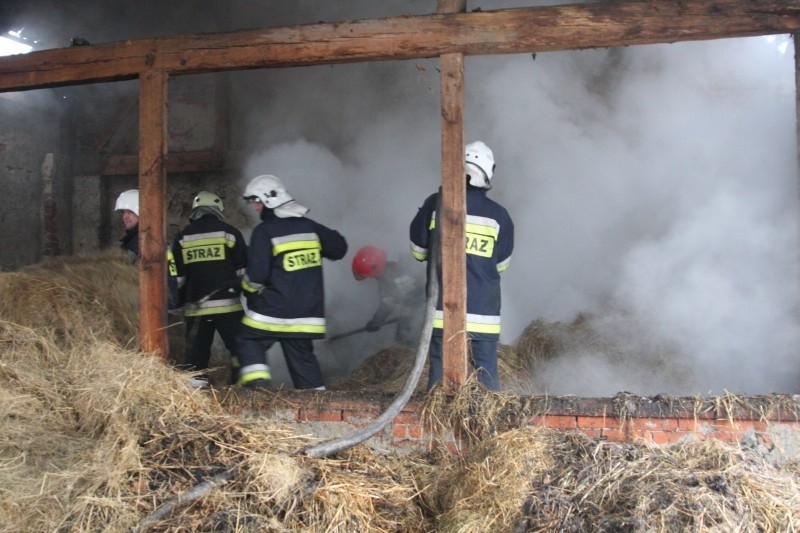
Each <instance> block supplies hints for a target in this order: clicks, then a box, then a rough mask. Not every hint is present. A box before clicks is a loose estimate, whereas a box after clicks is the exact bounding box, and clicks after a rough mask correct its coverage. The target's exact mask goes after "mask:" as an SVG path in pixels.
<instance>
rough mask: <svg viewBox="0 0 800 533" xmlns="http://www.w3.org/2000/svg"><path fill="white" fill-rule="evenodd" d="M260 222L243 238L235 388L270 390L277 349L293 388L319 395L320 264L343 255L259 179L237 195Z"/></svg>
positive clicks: (335, 242)
mask: <svg viewBox="0 0 800 533" xmlns="http://www.w3.org/2000/svg"><path fill="white" fill-rule="evenodd" d="M244 198H245V199H246V200H248V201H249V202H251V203H252V205H253V206H254V208H255V210H256V212H258V213H259V215H260V217H261V221H262V222H261V224H259V225H258V226H256V228H255V229H254V230H253V234H252V236H251V238H250V258H249V262H248V265H247V272H246V273H245V276H244V279H243V280H242V301H243V304H244V306H245V309H244V312H245V314H244V318H242V325H241V328H240V330H239V343H238V350H239V351H238V352H237V355H238V358H239V363H240V364H241V375H240V378H239V384H241V385H243V386H245V387H252V388H264V387H269V386H271V380H272V376H271V374H270V371H269V364H268V361H267V351H268V350H269V348H270V347H271V346H272V345H273V344H275V342H279V343H280V345H281V348H282V349H283V354H284V356H285V358H286V366H287V368H288V369H289V374H290V375H291V378H292V382H293V384H294V387H295V388H297V389H319V390H322V389H324V388H325V381H324V380H323V377H322V371H321V370H320V366H319V361H318V360H317V357H316V355H315V354H314V346H313V343H312V340H313V339H321V338H323V337H324V336H325V296H324V294H325V293H324V287H323V276H322V260H323V258H324V259H331V260H338V259H341V258H343V257H344V256H345V254H346V253H347V242H346V241H345V239H344V237H342V235H341V234H339V232H337V231H335V230H332V229H330V228H327V227H325V226H323V225H322V224H319V223H317V222H315V221H313V220H311V219H310V218H306V217H305V214H306V212H308V208H306V207H304V206H302V205H300V204H299V203H297V202H296V201H295V200H294V199H292V197H291V196H289V193H288V192H287V191H286V188H285V187H284V185H283V183H282V182H281V180H280V179H279V178H277V177H275V176H272V175H269V174H265V175H262V176H258V177H256V178H253V180H252V181H251V182H250V183H249V184H248V185H247V187H246V188H245V191H244Z"/></svg>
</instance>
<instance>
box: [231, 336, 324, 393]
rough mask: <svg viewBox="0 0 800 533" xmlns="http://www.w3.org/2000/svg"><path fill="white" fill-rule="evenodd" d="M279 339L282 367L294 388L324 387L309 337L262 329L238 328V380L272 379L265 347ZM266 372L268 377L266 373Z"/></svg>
mask: <svg viewBox="0 0 800 533" xmlns="http://www.w3.org/2000/svg"><path fill="white" fill-rule="evenodd" d="M276 342H279V343H280V345H281V349H282V350H283V356H284V357H285V358H286V367H287V368H288V369H289V375H290V376H291V378H292V383H293V384H294V388H296V389H320V388H324V387H325V381H324V380H323V378H322V370H321V369H320V366H319V361H317V356H316V355H314V345H313V343H312V341H311V339H298V338H289V339H286V338H278V337H272V336H269V335H265V334H263V333H257V332H251V331H246V330H245V331H240V332H239V336H238V352H237V355H238V358H239V364H240V365H241V366H240V372H241V374H240V377H239V383H240V384H241V385H247V383H248V382H250V381H252V380H254V379H272V377H271V374H270V372H269V363H268V358H267V351H269V349H270V348H271V347H272V345H273V344H275V343H276ZM267 376H269V377H267Z"/></svg>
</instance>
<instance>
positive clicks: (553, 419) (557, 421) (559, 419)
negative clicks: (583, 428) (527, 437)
mask: <svg viewBox="0 0 800 533" xmlns="http://www.w3.org/2000/svg"><path fill="white" fill-rule="evenodd" d="M537 423H539V424H541V425H544V426H547V427H551V428H555V429H572V428H576V427H578V417H576V416H564V415H544V416H542V417H541V420H540V421H539V422H537Z"/></svg>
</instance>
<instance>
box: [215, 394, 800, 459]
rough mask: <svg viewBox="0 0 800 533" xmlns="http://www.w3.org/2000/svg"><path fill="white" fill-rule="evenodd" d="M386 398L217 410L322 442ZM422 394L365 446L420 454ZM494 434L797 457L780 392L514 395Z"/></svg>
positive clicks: (268, 402)
mask: <svg viewBox="0 0 800 533" xmlns="http://www.w3.org/2000/svg"><path fill="white" fill-rule="evenodd" d="M392 399H393V397H392V396H389V395H381V394H374V393H352V392H333V391H325V392H301V391H278V392H273V391H231V392H230V393H229V394H228V395H227V396H226V397H225V398H224V399H223V402H222V403H223V405H224V406H226V407H227V409H228V410H229V411H230V412H232V413H234V414H237V415H240V416H247V417H252V416H255V417H260V416H268V417H272V418H275V419H278V420H281V421H283V422H285V423H288V424H290V425H293V426H295V427H296V428H297V429H298V430H299V431H300V432H301V433H307V434H311V435H314V436H315V437H319V438H322V439H327V438H334V437H337V436H341V435H345V434H347V433H349V432H352V431H354V430H356V429H360V428H363V427H365V426H366V425H367V424H369V423H370V422H372V421H373V420H374V419H375V418H376V417H377V416H378V415H380V414H381V413H382V412H383V411H384V410H385V409H386V408H387V407H388V406H389V404H390V403H391V401H392ZM426 400H427V399H426V397H424V396H422V397H413V398H412V399H411V401H409V403H408V404H407V405H406V407H405V408H404V409H403V411H402V412H401V413H400V414H399V415H398V416H397V417H396V418H395V419H394V420H393V421H392V423H391V424H389V425H387V427H386V428H384V429H383V430H382V431H381V432H379V433H378V434H377V435H375V436H374V437H372V438H371V439H370V440H369V441H368V444H369V445H370V446H372V447H373V448H375V449H378V450H383V451H391V452H400V453H402V452H403V451H409V450H425V449H428V448H429V447H430V446H431V443H432V440H433V437H434V435H433V431H432V428H431V427H430V426H429V425H427V424H426V423H425V421H424V420H423V415H422V413H423V406H424V405H425V402H426ZM506 401H507V403H506V404H504V405H503V419H502V420H499V421H497V423H496V427H497V429H508V428H511V427H515V426H520V425H526V424H535V425H541V426H547V427H549V428H553V429H556V430H560V431H576V432H581V433H583V434H585V435H587V436H589V437H592V438H600V439H607V440H610V441H617V442H647V443H652V444H672V443H676V442H680V441H684V440H703V439H718V440H721V441H724V442H727V443H738V444H740V445H742V446H746V447H749V448H753V449H755V450H757V451H758V452H759V453H760V454H761V455H763V456H764V457H767V458H769V459H771V460H773V461H774V462H778V463H780V462H783V461H785V460H787V459H798V458H800V418H799V417H798V413H799V412H800V397H797V396H785V395H768V396H748V397H738V396H722V397H712V398H668V397H654V398H645V397H637V396H633V395H629V394H626V393H620V394H619V395H617V396H615V397H613V398H576V397H527V398H526V397H519V398H513V399H511V400H506ZM436 440H437V442H444V443H445V444H446V445H447V446H448V447H450V448H451V449H452V450H453V451H457V450H459V449H460V447H461V446H462V442H461V441H460V440H459V439H456V437H455V435H453V434H452V432H450V433H449V434H446V435H441V434H437V435H436Z"/></svg>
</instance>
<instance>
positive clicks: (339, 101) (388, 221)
mask: <svg viewBox="0 0 800 533" xmlns="http://www.w3.org/2000/svg"><path fill="white" fill-rule="evenodd" d="M543 3H545V2H527V1H523V0H505V1H497V2H494V3H493V4H492V6H480V7H484V8H485V9H488V8H491V9H496V8H502V7H519V6H525V5H536V4H543ZM546 3H550V4H552V3H556V2H546ZM434 4H435V3H432V2H429V1H425V2H422V1H413V0H396V1H389V0H387V1H385V2H374V1H371V0H359V1H354V2H315V1H311V0H297V1H295V2H291V3H285V2H283V3H282V2H270V1H264V2H259V3H258V4H257V5H255V3H254V2H249V1H248V2H244V1H241V0H231V1H230V2H226V3H224V7H221V6H223V4H219V6H215V7H214V9H213V10H210V11H208V14H207V16H204V17H202V19H201V20H197V21H194V20H193V18H192V17H189V16H188V15H187V13H188V11H187V8H186V6H187V3H186V2H176V3H170V5H169V6H164V5H161V4H159V5H158V6H156V5H155V4H154V7H152V8H150V7H147V6H140V5H139V4H136V3H131V2H99V3H96V4H95V5H94V6H93V7H90V6H89V3H87V4H86V6H87V7H86V13H78V12H76V11H75V10H79V9H80V8H77V7H73V8H70V9H72V11H71V12H69V13H66V12H65V13H62V15H64V16H62V17H60V18H61V19H63V22H61V21H59V23H58V24H53V26H52V27H53V28H62V29H63V28H64V26H65V24H66V25H67V28H68V30H65V31H67V35H65V36H62V38H61V41H59V44H55V45H51V47H53V46H66V45H67V44H66V43H67V41H68V39H69V37H71V36H72V35H79V36H81V37H85V38H87V39H88V40H90V41H91V42H93V43H97V42H105V41H111V40H120V39H127V38H140V37H146V36H152V35H170V34H177V33H193V32H199V31H231V30H236V29H242V28H248V27H270V26H281V25H287V24H298V23H310V22H317V21H335V20H353V19H361V18H374V17H387V16H397V15H400V14H423V13H429V12H431V11H433V9H434V7H435V5H434ZM20 5H21V4H20ZM37 5H39V4H37ZM54 5H55V6H56V7H58V3H55V4H54ZM156 7H157V9H156ZM476 7H479V6H478V5H477V4H476V5H473V3H472V2H470V5H469V9H474V8H476ZM20 9H22V8H21V7H20ZM63 9H66V8H63ZM148 10H149V11H148ZM153 10H155V11H153ZM194 11H196V10H194ZM51 13H53V10H49V11H48V10H45V9H38V10H37V14H38V19H39V20H44V19H47V18H48V16H50V14H51ZM86 17H93V18H86ZM145 19H146V20H145ZM85 21H88V22H85ZM65 38H66V40H65ZM60 43H63V44H60ZM787 45H788V46H787ZM787 48H788V50H787ZM792 52H793V47H792V46H791V42H790V41H789V40H788V37H786V36H781V37H778V38H775V39H768V38H762V37H758V38H749V39H732V40H718V41H710V42H695V43H681V44H672V45H652V46H636V47H627V48H615V49H602V50H589V51H576V52H551V53H540V54H538V55H537V56H536V57H535V58H534V57H532V56H531V55H528V54H521V55H514V56H492V57H468V58H467V60H466V74H465V77H466V85H465V87H466V110H465V119H466V121H465V127H466V140H467V141H471V140H477V139H480V140H483V141H485V142H486V143H487V144H489V145H490V146H491V147H492V148H493V149H494V152H495V157H496V160H497V163H498V167H497V172H496V175H495V180H494V188H493V189H492V191H491V192H490V196H491V197H492V198H494V199H496V200H497V201H499V202H501V203H502V204H504V205H505V206H506V207H507V208H508V209H509V211H510V213H511V215H512V217H513V218H514V220H515V223H516V249H515V253H514V257H513V259H512V264H511V268H510V269H509V270H508V271H507V272H506V273H505V274H504V281H503V283H504V285H503V299H504V300H503V327H504V329H503V334H502V339H501V340H502V342H504V343H508V344H511V343H513V342H514V341H515V340H516V339H517V337H518V336H519V335H520V334H521V333H522V332H523V330H524V329H525V327H526V326H527V325H528V324H529V323H531V322H532V321H533V320H536V319H544V320H547V321H564V322H569V321H571V320H573V318H574V317H575V316H576V315H577V314H578V313H585V314H587V316H589V317H590V318H589V320H590V323H591V325H592V327H593V328H594V329H595V330H596V334H597V335H598V337H600V338H601V340H602V341H603V342H600V343H599V344H598V345H599V346H614V347H615V348H614V349H613V350H611V351H613V353H610V351H609V350H607V349H604V348H594V349H592V348H579V349H578V348H576V349H574V350H573V351H572V352H570V353H568V354H565V355H563V356H562V357H560V358H559V359H558V360H556V361H552V362H550V363H548V364H545V365H543V366H540V367H538V368H537V373H536V375H535V376H532V378H531V387H530V390H531V391H534V392H544V391H547V392H549V393H553V394H577V395H581V396H592V395H610V394H614V393H615V392H617V391H619V390H628V391H632V392H637V393H640V394H655V393H661V392H664V393H670V394H696V393H697V394H706V393H721V392H722V391H723V390H726V389H727V390H730V391H732V392H737V393H762V392H772V391H775V392H797V391H798V389H800V386H798V381H799V380H798V378H800V376H798V372H797V371H795V368H796V366H797V365H796V361H797V349H798V344H799V341H800V338H798V328H797V315H796V313H797V300H798V291H797V277H798V276H797V270H798V265H797V250H798V242H800V239H798V231H797V229H798V193H797V183H796V180H797V163H796V139H795V137H796V136H795V105H794V101H795V100H794V95H795V88H794V76H793V74H794V64H793V57H792ZM437 67H438V61H436V60H433V59H428V60H419V61H402V62H369V63H359V64H349V65H334V66H320V67H308V68H291V69H267V70H258V71H247V72H236V73H231V74H230V76H231V80H232V95H233V97H234V105H233V110H232V115H231V117H230V118H231V124H232V132H233V135H234V138H233V139H232V148H234V149H243V150H245V151H246V152H247V153H249V154H251V157H250V159H249V160H248V163H247V165H246V167H245V168H244V169H243V175H242V183H241V186H242V187H243V186H244V183H246V181H247V179H249V178H252V177H253V176H255V175H258V174H262V173H272V174H276V175H278V176H280V177H281V178H283V179H284V180H285V182H286V184H287V186H288V188H289V191H290V192H291V193H292V194H293V195H294V196H295V197H296V198H297V199H298V200H299V201H300V202H301V203H303V204H305V205H307V206H308V207H310V208H311V211H310V214H309V216H311V217H312V218H314V219H316V220H318V221H319V222H321V223H323V224H326V225H328V226H330V227H333V228H335V229H338V230H340V231H341V232H342V233H343V234H344V235H345V236H346V237H347V239H348V241H349V243H350V247H351V252H350V253H349V254H348V256H347V257H346V258H345V260H343V261H340V262H337V263H328V264H327V265H326V283H327V289H328V291H327V308H328V317H329V332H330V334H336V333H339V332H342V331H347V330H349V329H352V328H356V327H359V326H362V325H364V324H365V323H366V321H367V320H368V319H369V317H370V316H371V314H372V311H373V310H374V308H375V306H376V305H377V301H376V289H375V287H374V284H373V282H372V280H367V281H364V282H360V283H359V282H356V281H355V280H353V278H352V276H351V274H350V260H351V259H352V254H353V253H354V252H355V250H356V249H358V248H359V247H360V246H363V245H365V244H376V245H379V246H382V247H384V248H386V249H387V250H388V251H389V253H390V255H391V256H392V257H394V258H407V257H408V256H407V250H408V223H409V222H410V220H411V218H412V217H413V215H414V213H415V211H416V209H417V208H418V207H419V206H420V205H421V204H422V202H423V200H424V199H425V197H426V196H427V195H428V194H430V193H432V192H433V191H435V190H436V188H437V187H438V185H439V182H440V135H441V134H440V126H441V125H440V103H439V75H438V71H437ZM254 223H255V221H254ZM243 230H244V232H245V233H249V228H243ZM419 272H420V275H421V276H422V275H423V272H424V266H423V265H419ZM391 337H392V335H391V331H389V330H388V328H387V331H381V332H380V333H379V334H361V335H354V336H352V337H350V338H348V339H346V340H344V341H340V342H339V343H327V342H318V343H317V348H318V352H319V354H320V356H321V359H322V361H323V364H324V365H325V366H326V369H327V370H328V372H329V373H330V375H331V376H332V377H341V376H342V375H344V374H347V373H348V372H349V371H351V370H352V369H353V368H354V367H355V366H356V365H357V364H358V363H359V362H360V361H361V360H363V359H364V358H366V357H368V356H369V355H371V354H373V353H374V352H375V351H376V350H377V349H378V348H380V347H381V346H383V345H387V344H389V343H390V342H391ZM280 359H281V358H280V357H278V354H276V353H273V354H272V361H273V364H276V363H277V364H278V365H279V364H280Z"/></svg>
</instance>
